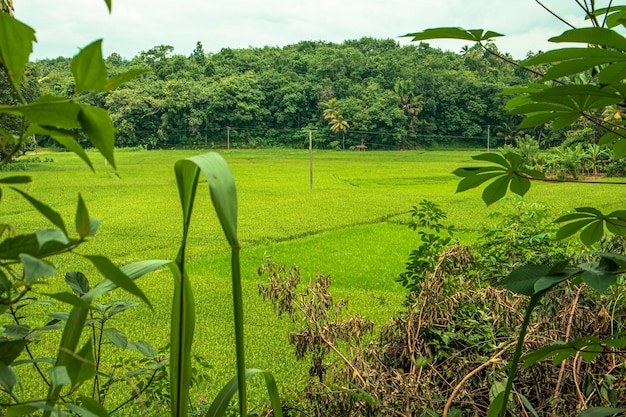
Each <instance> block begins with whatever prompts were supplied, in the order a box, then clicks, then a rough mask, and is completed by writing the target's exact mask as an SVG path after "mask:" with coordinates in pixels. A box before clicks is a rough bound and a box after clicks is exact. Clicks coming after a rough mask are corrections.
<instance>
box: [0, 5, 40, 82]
mask: <svg viewBox="0 0 626 417" xmlns="http://www.w3.org/2000/svg"><path fill="white" fill-rule="evenodd" d="M33 42H35V31H34V30H33V29H32V28H31V27H30V26H27V25H25V24H24V23H22V22H20V21H19V20H17V19H15V18H14V17H13V16H10V15H9V14H8V13H0V63H2V65H3V66H4V68H6V71H7V72H8V74H9V77H10V78H11V80H12V81H13V84H14V85H15V86H16V87H17V88H19V87H20V85H21V82H22V75H23V74H24V69H25V68H26V65H27V64H28V58H29V56H30V53H31V52H32V51H33Z"/></svg>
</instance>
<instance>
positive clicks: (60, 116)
mask: <svg viewBox="0 0 626 417" xmlns="http://www.w3.org/2000/svg"><path fill="white" fill-rule="evenodd" d="M79 111H80V106H79V105H78V104H76V103H73V102H71V101H69V99H67V98H65V97H54V96H51V95H44V96H41V97H39V98H37V99H36V100H35V101H33V102H32V103H29V104H24V105H21V106H2V105H0V112H5V113H10V114H16V115H19V116H25V117H26V118H27V119H28V121H29V122H30V123H35V124H37V125H40V126H45V127H56V128H61V129H76V128H79V127H80V123H79V121H78V112H79Z"/></svg>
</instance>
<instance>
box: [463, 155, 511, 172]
mask: <svg viewBox="0 0 626 417" xmlns="http://www.w3.org/2000/svg"><path fill="white" fill-rule="evenodd" d="M472 159H474V160H476V161H487V162H492V163H494V164H497V165H500V166H502V167H504V168H505V169H507V170H508V168H509V163H508V162H507V159H506V158H505V157H504V156H502V155H500V154H498V153H481V154H480V155H474V156H472Z"/></svg>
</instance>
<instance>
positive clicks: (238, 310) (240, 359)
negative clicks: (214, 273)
mask: <svg viewBox="0 0 626 417" xmlns="http://www.w3.org/2000/svg"><path fill="white" fill-rule="evenodd" d="M239 250H240V248H239V246H238V245H234V246H233V247H232V254H231V263H232V274H233V276H232V281H233V304H234V313H235V347H236V354H237V382H238V386H239V414H240V415H241V417H246V415H247V411H246V363H245V355H244V343H243V302H242V300H243V295H242V290H241V272H240V265H239Z"/></svg>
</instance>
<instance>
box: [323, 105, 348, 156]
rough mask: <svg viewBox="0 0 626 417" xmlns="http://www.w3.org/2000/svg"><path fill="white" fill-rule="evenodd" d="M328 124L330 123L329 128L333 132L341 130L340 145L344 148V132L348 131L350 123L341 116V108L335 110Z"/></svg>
mask: <svg viewBox="0 0 626 417" xmlns="http://www.w3.org/2000/svg"><path fill="white" fill-rule="evenodd" d="M328 124H329V125H330V130H331V131H332V132H333V133H334V134H337V133H339V132H341V147H342V148H343V149H346V133H347V132H348V129H350V124H349V123H348V121H347V120H346V119H344V118H343V114H342V113H341V110H337V112H336V114H335V117H334V118H333V119H331V120H330V122H329V123H328Z"/></svg>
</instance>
